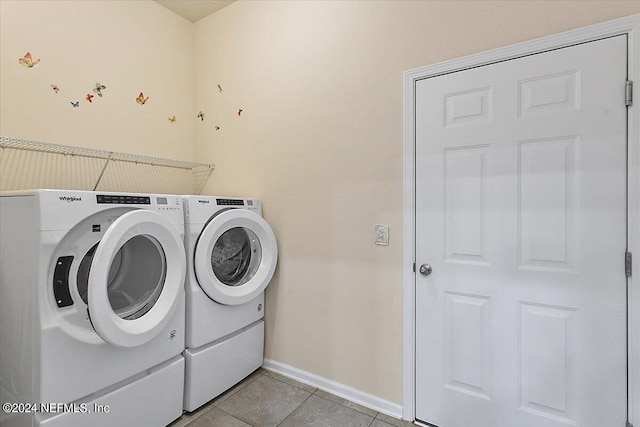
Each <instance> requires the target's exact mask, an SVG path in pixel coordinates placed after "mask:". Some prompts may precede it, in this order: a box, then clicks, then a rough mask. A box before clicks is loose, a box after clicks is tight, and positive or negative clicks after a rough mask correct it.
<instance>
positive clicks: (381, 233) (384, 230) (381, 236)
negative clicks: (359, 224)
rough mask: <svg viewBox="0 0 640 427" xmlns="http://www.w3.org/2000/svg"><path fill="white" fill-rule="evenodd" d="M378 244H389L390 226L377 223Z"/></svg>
mask: <svg viewBox="0 0 640 427" xmlns="http://www.w3.org/2000/svg"><path fill="white" fill-rule="evenodd" d="M376 245H381V246H389V226H388V225H382V224H376Z"/></svg>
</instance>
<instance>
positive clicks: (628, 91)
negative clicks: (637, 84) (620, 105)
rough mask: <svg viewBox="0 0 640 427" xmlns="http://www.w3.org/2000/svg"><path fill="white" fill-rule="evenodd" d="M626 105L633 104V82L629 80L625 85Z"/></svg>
mask: <svg viewBox="0 0 640 427" xmlns="http://www.w3.org/2000/svg"><path fill="white" fill-rule="evenodd" d="M624 105H626V106H627V107H631V106H632V105H633V82H632V81H631V80H627V83H626V84H625V85H624Z"/></svg>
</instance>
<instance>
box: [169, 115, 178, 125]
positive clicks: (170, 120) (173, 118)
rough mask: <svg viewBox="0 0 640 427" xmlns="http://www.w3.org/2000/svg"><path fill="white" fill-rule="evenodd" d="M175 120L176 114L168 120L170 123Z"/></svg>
mask: <svg viewBox="0 0 640 427" xmlns="http://www.w3.org/2000/svg"><path fill="white" fill-rule="evenodd" d="M176 120H177V119H176V116H173V117H169V122H171V124H173V123H175V122H176Z"/></svg>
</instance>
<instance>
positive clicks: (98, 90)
mask: <svg viewBox="0 0 640 427" xmlns="http://www.w3.org/2000/svg"><path fill="white" fill-rule="evenodd" d="M106 88H107V87H106V86H105V85H101V84H100V83H96V85H95V86H94V88H93V93H95V94H96V95H98V96H99V97H100V98H102V91H103V90H105V89H106Z"/></svg>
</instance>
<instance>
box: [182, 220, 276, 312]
mask: <svg viewBox="0 0 640 427" xmlns="http://www.w3.org/2000/svg"><path fill="white" fill-rule="evenodd" d="M277 259H278V246H277V243H276V238H275V235H274V234H273V230H271V227H270V226H269V224H267V222H266V221H265V220H264V219H263V218H262V217H261V216H260V215H257V214H255V213H253V212H251V211H248V210H245V209H229V210H227V211H223V212H221V213H219V214H218V215H216V216H214V217H213V218H212V219H211V220H209V222H208V223H207V224H206V225H205V227H204V229H203V231H202V233H201V234H200V237H199V238H198V241H197V242H196V247H195V254H194V267H195V273H196V277H197V279H198V283H199V284H200V287H201V288H202V289H203V290H204V292H205V293H206V294H207V295H208V296H209V297H210V298H211V299H213V300H214V301H216V302H218V303H220V304H225V305H238V304H243V303H245V302H248V301H250V300H252V299H253V298H255V297H257V296H258V295H259V294H260V293H261V292H262V291H264V289H265V288H266V287H267V285H268V284H269V281H270V280H271V278H272V277H273V273H274V271H275V268H276V262H277Z"/></svg>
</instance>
